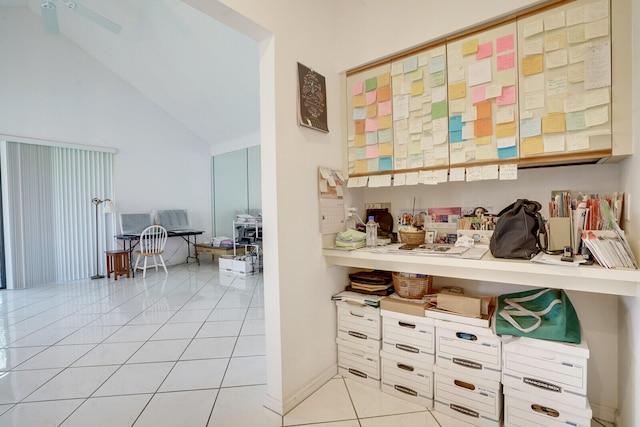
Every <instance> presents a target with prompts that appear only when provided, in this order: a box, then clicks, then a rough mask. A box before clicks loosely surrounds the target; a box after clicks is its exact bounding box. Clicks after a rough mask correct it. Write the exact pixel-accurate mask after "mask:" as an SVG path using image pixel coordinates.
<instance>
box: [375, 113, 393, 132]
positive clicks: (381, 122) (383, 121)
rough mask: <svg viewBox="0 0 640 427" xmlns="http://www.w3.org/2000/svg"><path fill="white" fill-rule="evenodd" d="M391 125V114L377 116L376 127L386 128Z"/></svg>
mask: <svg viewBox="0 0 640 427" xmlns="http://www.w3.org/2000/svg"><path fill="white" fill-rule="evenodd" d="M391 125H392V121H391V116H381V117H378V129H387V128H390V127H391Z"/></svg>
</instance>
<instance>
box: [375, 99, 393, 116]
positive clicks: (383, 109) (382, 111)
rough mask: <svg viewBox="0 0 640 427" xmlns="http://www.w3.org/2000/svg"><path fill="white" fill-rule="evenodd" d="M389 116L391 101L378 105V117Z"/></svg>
mask: <svg viewBox="0 0 640 427" xmlns="http://www.w3.org/2000/svg"><path fill="white" fill-rule="evenodd" d="M390 114H391V101H384V102H379V103H378V115H379V116H388V115H390Z"/></svg>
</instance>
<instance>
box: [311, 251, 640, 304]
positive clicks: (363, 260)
mask: <svg viewBox="0 0 640 427" xmlns="http://www.w3.org/2000/svg"><path fill="white" fill-rule="evenodd" d="M322 254H323V255H324V257H325V260H326V263H327V264H328V265H339V266H344V267H357V268H366V269H379V270H387V271H402V272H406V273H421V274H430V275H432V276H441V277H451V278H458V279H470V280H478V281H486V282H498V283H510V284H515V285H527V286H537V287H551V288H561V289H568V290H575V291H583V292H594V293H601V294H610V295H625V296H633V297H640V270H610V269H606V268H603V267H600V266H598V265H592V266H580V267H573V266H566V267H564V266H555V265H544V264H534V263H532V262H530V261H526V260H507V259H498V258H494V257H493V256H491V253H489V252H487V253H486V254H485V255H484V257H483V258H482V259H480V260H472V259H460V258H452V257H442V256H416V255H403V254H397V253H393V254H388V253H376V252H375V251H372V250H370V249H366V248H363V249H356V250H352V251H344V250H339V249H323V250H322Z"/></svg>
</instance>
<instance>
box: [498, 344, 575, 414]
mask: <svg viewBox="0 0 640 427" xmlns="http://www.w3.org/2000/svg"><path fill="white" fill-rule="evenodd" d="M584 346H586V343H585V342H584V341H583V344H581V346H574V345H572V344H564V343H557V342H550V341H544V340H534V339H531V338H527V339H524V340H523V339H522V338H517V339H514V340H512V341H506V342H504V343H503V345H502V358H503V367H502V383H503V384H504V385H505V387H510V388H513V389H516V390H521V391H523V392H525V393H533V394H535V395H537V396H540V397H545V398H548V399H552V400H554V401H558V402H562V403H565V404H567V405H571V406H575V407H577V408H582V409H584V408H586V407H587V405H588V402H587V358H585V354H586V355H587V357H588V350H587V352H586V353H585V352H584Z"/></svg>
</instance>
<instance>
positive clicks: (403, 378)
mask: <svg viewBox="0 0 640 427" xmlns="http://www.w3.org/2000/svg"><path fill="white" fill-rule="evenodd" d="M380 364H381V367H382V369H381V370H382V372H381V379H380V388H381V390H382V391H384V392H385V393H389V394H392V395H394V396H396V397H399V398H401V399H404V400H407V401H409V402H413V403H417V404H418V405H422V406H425V407H427V408H429V409H431V408H433V365H429V364H422V363H419V362H416V361H415V360H412V359H409V358H407V357H403V356H398V355H396V354H390V353H386V352H384V351H381V352H380Z"/></svg>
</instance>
